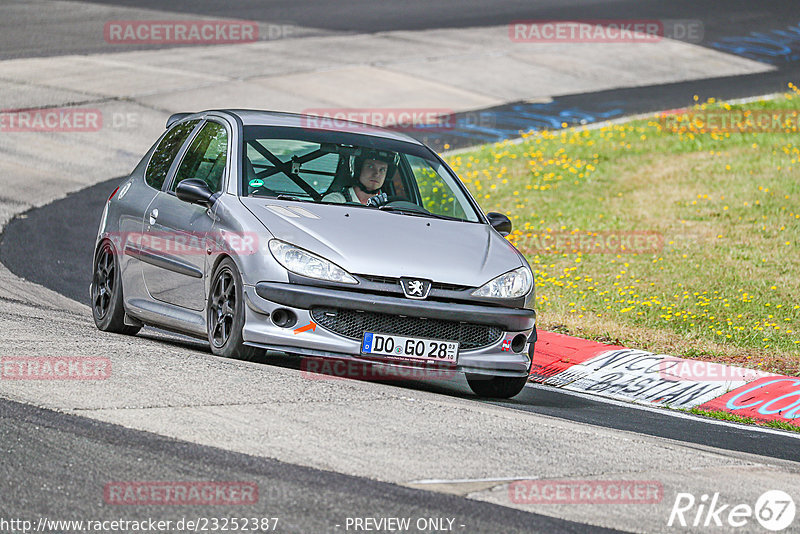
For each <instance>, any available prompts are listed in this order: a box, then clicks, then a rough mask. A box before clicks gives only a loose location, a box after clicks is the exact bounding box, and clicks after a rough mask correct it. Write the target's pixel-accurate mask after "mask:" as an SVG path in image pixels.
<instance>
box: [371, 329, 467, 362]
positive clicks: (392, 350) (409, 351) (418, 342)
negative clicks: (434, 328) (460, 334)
mask: <svg viewBox="0 0 800 534" xmlns="http://www.w3.org/2000/svg"><path fill="white" fill-rule="evenodd" d="M361 353H362V354H373V355H376V356H392V357H394V358H404V359H410V360H425V361H435V362H447V363H456V362H457V361H458V342H456V341H441V340H438V339H422V338H418V337H404V336H394V335H390V334H376V333H374V332H366V333H365V334H364V341H363V343H361Z"/></svg>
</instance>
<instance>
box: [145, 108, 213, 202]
mask: <svg viewBox="0 0 800 534" xmlns="http://www.w3.org/2000/svg"><path fill="white" fill-rule="evenodd" d="M198 122H200V121H199V120H193V121H188V122H184V123H181V124H178V125H177V126H175V127H174V128H173V129H172V130H170V131H169V132H168V133H167V135H165V136H164V138H163V139H162V140H161V142H160V143H159V144H158V148H156V150H155V152H153V157H151V158H150V163H149V164H148V165H147V170H146V171H145V174H144V179H145V181H146V182H147V185H149V186H150V187H153V188H155V189H159V190H160V189H161V186H163V185H164V180H165V179H166V178H167V172H169V167H170V165H172V160H174V159H175V156H176V155H177V154H178V150H180V148H181V146H182V145H183V143H184V141H186V138H187V137H189V134H190V133H191V132H192V130H193V129H194V127H195V126H196V125H197V123H198Z"/></svg>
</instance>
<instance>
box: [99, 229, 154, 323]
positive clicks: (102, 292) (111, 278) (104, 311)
mask: <svg viewBox="0 0 800 534" xmlns="http://www.w3.org/2000/svg"><path fill="white" fill-rule="evenodd" d="M91 296H92V318H93V319H94V324H95V325H96V326H97V328H99V329H100V330H102V331H103V332H112V333H114V334H124V335H128V336H133V335H135V334H136V333H137V332H139V330H141V328H142V327H141V326H131V325H126V324H125V306H124V305H123V298H122V275H121V274H120V269H119V262H117V254H116V252H115V251H114V247H113V246H112V245H111V243H109V242H108V241H105V242H104V243H103V244H102V245H100V249H99V250H98V251H97V254H95V260H94V274H93V275H92V287H91Z"/></svg>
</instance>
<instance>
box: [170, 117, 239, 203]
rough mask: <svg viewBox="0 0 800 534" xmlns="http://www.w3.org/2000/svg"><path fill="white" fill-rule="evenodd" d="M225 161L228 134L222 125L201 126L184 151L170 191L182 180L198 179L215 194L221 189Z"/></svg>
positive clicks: (226, 157) (212, 123)
mask: <svg viewBox="0 0 800 534" xmlns="http://www.w3.org/2000/svg"><path fill="white" fill-rule="evenodd" d="M227 161H228V132H227V131H225V127H224V126H223V125H221V124H219V123H216V122H209V123H208V124H206V125H205V126H203V129H202V130H200V133H198V134H197V136H196V137H195V138H194V141H192V145H191V146H190V147H189V150H187V151H186V155H185V156H184V157H183V161H181V165H180V167H178V172H177V173H176V174H175V180H173V182H172V190H173V191H175V190H176V189H177V188H178V184H179V183H180V182H181V181H183V180H186V179H189V178H199V179H200V180H203V181H204V182H205V183H207V184H208V187H209V189H211V191H212V192H215V193H216V192H217V191H219V190H220V188H221V187H222V176H223V174H224V173H225V164H226V163H227Z"/></svg>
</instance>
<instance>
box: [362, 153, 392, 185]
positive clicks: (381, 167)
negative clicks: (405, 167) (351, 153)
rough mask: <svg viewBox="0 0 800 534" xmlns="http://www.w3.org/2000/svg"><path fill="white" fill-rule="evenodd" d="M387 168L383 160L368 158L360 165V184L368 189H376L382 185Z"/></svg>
mask: <svg viewBox="0 0 800 534" xmlns="http://www.w3.org/2000/svg"><path fill="white" fill-rule="evenodd" d="M387 170H389V165H388V164H387V163H386V162H385V161H379V160H377V159H368V160H366V161H364V164H363V165H362V166H361V174H359V177H358V180H359V181H360V182H361V185H363V186H364V187H366V188H367V189H368V190H370V191H372V190H374V189H378V188H379V187H381V186H383V182H384V181H385V180H386V171H387Z"/></svg>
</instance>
